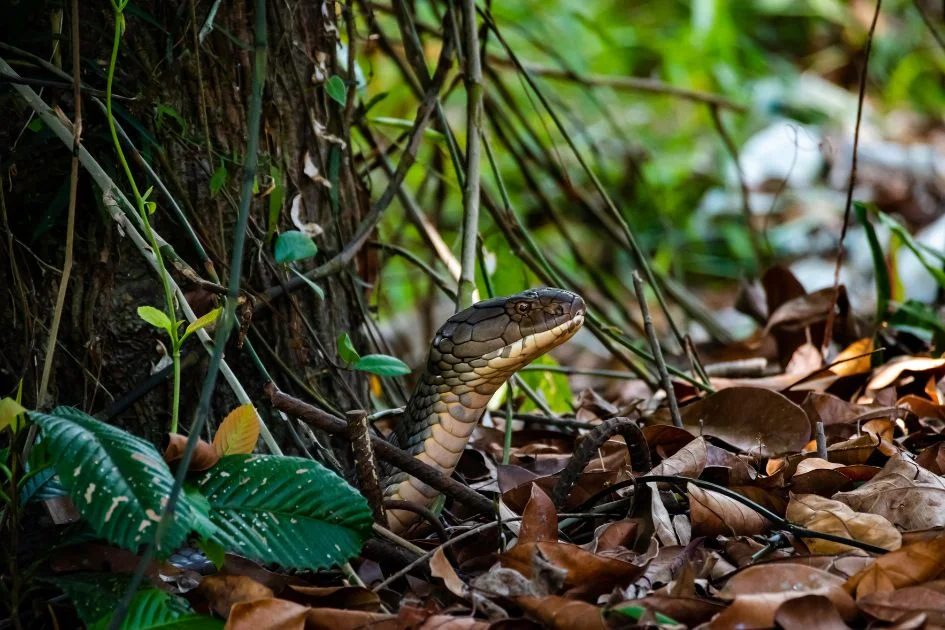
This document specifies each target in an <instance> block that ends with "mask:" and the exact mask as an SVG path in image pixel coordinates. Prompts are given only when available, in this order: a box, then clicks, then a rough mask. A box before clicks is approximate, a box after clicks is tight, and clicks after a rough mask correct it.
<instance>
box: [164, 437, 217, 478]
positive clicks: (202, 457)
mask: <svg viewBox="0 0 945 630" xmlns="http://www.w3.org/2000/svg"><path fill="white" fill-rule="evenodd" d="M166 441H167V443H166V444H165V446H164V453H162V456H163V457H164V461H165V462H167V463H168V464H174V463H176V462H179V461H180V460H181V459H183V458H184V449H185V448H186V447H187V436H186V435H181V434H180V433H168V434H167V438H166ZM219 460H220V455H219V454H218V453H217V451H216V449H215V448H213V446H212V445H210V444H207V443H206V442H204V441H203V440H198V441H197V448H196V449H195V450H194V455H193V457H191V459H190V465H189V466H188V467H187V470H189V471H192V472H201V471H204V470H209V469H210V468H213V466H214V464H216V463H217V462H218V461H219Z"/></svg>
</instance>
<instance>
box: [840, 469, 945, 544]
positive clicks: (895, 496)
mask: <svg viewBox="0 0 945 630" xmlns="http://www.w3.org/2000/svg"><path fill="white" fill-rule="evenodd" d="M834 498H835V499H836V500H838V501H842V502H843V503H846V504H847V505H849V506H850V507H851V508H853V509H854V510H856V511H857V512H869V513H871V514H879V515H881V516H883V517H885V518H886V519H887V520H888V521H890V522H891V523H892V524H893V525H895V526H896V527H898V528H899V529H901V530H905V531H909V530H915V529H929V528H932V527H941V526H943V525H945V479H942V477H939V476H938V475H935V474H932V473H931V472H929V471H928V470H925V469H924V468H922V467H921V466H919V465H918V464H916V463H915V462H911V461H909V460H906V459H904V458H902V457H900V456H896V457H892V458H890V460H889V461H888V462H886V466H885V467H883V470H882V471H880V472H879V474H877V475H876V476H875V477H873V478H872V479H871V480H870V481H868V482H866V483H865V484H863V485H862V486H860V487H859V488H856V489H855V490H851V491H850V492H839V493H837V494H836V495H835V496H834Z"/></svg>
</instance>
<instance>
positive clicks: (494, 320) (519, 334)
mask: <svg viewBox="0 0 945 630" xmlns="http://www.w3.org/2000/svg"><path fill="white" fill-rule="evenodd" d="M584 312H585V306H584V300H583V299H581V296H579V295H577V294H575V293H571V292H570V291H565V290H563V289H554V288H542V289H532V290H529V291H524V292H522V293H518V294H516V295H510V296H507V297H498V298H492V299H489V300H484V301H482V302H478V303H476V304H474V305H472V306H471V307H469V308H468V309H466V310H465V311H461V312H459V313H457V314H455V315H453V316H452V317H450V318H449V319H448V320H447V321H446V323H445V324H444V325H443V327H442V328H440V330H439V331H438V332H437V334H436V337H435V338H434V340H433V347H432V350H433V351H432V352H431V356H430V359H431V363H437V364H439V366H440V369H443V368H446V365H443V364H450V367H452V368H453V370H455V371H462V370H463V369H464V368H465V367H466V366H469V367H470V368H472V370H475V371H476V372H478V373H479V374H480V375H484V374H486V373H493V374H495V375H496V376H505V377H506V378H507V377H508V375H509V374H511V373H512V372H515V371H516V370H518V369H519V368H521V367H523V366H525V365H527V364H528V363H529V362H531V361H533V360H535V359H536V358H538V357H539V356H541V355H542V354H544V353H546V352H548V351H549V350H551V349H552V348H554V347H556V346H559V345H561V344H562V343H564V342H565V341H567V340H568V339H570V338H571V337H573V336H574V334H575V333H576V332H577V331H578V329H579V328H580V327H581V325H582V324H583V323H584Z"/></svg>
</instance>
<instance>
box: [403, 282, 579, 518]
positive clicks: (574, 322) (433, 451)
mask: <svg viewBox="0 0 945 630" xmlns="http://www.w3.org/2000/svg"><path fill="white" fill-rule="evenodd" d="M584 312H585V307H584V300H583V299H581V297H580V296H578V295H576V294H574V293H571V292H570V291H565V290H563V289H554V288H542V289H533V290H529V291H525V292H523V293H518V294H516V295H511V296H507V297H497V298H492V299H489V300H484V301H482V302H478V303H476V304H474V305H473V306H471V307H469V308H468V309H466V310H464V311H461V312H459V313H457V314H455V315H453V316H452V317H450V318H449V319H448V320H447V321H446V323H445V324H443V326H442V327H441V328H440V329H439V331H437V333H436V336H435V337H434V338H433V343H432V344H431V346H430V355H429V357H428V359H427V363H426V369H425V370H424V372H423V375H422V376H421V377H420V381H419V382H418V384H417V388H416V391H415V392H414V394H413V396H412V397H411V399H410V401H409V402H408V403H407V407H406V409H405V410H404V415H403V416H402V419H401V421H400V423H399V424H398V425H397V427H396V429H395V432H394V436H393V438H392V441H393V442H394V444H396V445H397V446H399V447H400V448H402V449H403V450H405V451H407V452H408V453H410V454H411V455H413V456H414V457H416V458H417V459H419V460H421V461H423V462H424V463H426V464H429V465H430V466H433V467H435V468H437V469H438V470H439V471H440V472H442V473H443V474H444V475H447V476H449V475H451V474H452V472H453V470H454V469H455V468H456V465H457V464H458V463H459V458H460V456H461V455H462V453H463V449H465V447H466V444H467V442H468V441H469V438H470V436H471V435H472V432H473V429H475V427H476V424H477V423H478V422H479V419H480V418H481V417H482V414H483V413H484V412H485V408H486V404H487V403H488V402H489V399H490V398H492V395H493V394H494V393H495V392H496V390H498V389H499V387H501V386H502V385H503V384H504V383H505V382H506V381H507V380H508V379H509V378H511V377H512V375H513V374H515V373H516V372H517V371H518V370H519V369H521V368H522V367H524V366H525V365H527V364H528V363H530V362H531V361H533V360H535V359H536V358H538V357H539V356H541V355H543V354H545V353H546V352H548V351H549V350H551V349H552V348H554V347H556V346H558V345H560V344H562V343H564V342H565V341H567V340H568V339H570V338H571V337H572V336H574V334H575V333H576V332H577V331H578V329H579V328H580V327H581V325H582V324H583V323H584ZM384 494H385V496H386V497H387V498H389V499H395V500H406V501H412V502H414V503H417V504H420V505H422V506H429V505H430V504H431V503H433V500H434V499H435V498H436V496H437V491H436V490H435V489H433V488H431V487H430V486H428V485H427V484H425V483H423V482H421V481H420V480H418V479H416V478H415V477H411V476H409V475H407V474H406V473H403V472H398V473H395V474H393V475H391V476H390V477H389V478H388V479H387V481H386V484H385V491H384ZM415 519H416V515H415V514H414V513H412V512H407V511H404V510H388V512H387V520H388V526H389V527H390V529H392V530H393V531H395V532H402V531H403V530H405V529H406V528H407V527H408V526H409V525H410V524H411V523H412V522H413V521H414V520H415Z"/></svg>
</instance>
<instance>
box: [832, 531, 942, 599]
mask: <svg viewBox="0 0 945 630" xmlns="http://www.w3.org/2000/svg"><path fill="white" fill-rule="evenodd" d="M943 572H945V537H940V538H935V539H933V540H923V541H920V542H917V543H913V544H911V545H906V546H905V547H902V548H900V549H897V550H896V551H893V552H892V553H888V554H886V555H884V556H880V557H878V558H876V561H875V562H873V564H871V565H870V566H868V567H866V568H865V569H863V570H862V571H860V572H859V573H857V574H856V575H854V576H853V577H851V578H850V579H849V580H847V583H846V585H845V588H846V589H847V591H848V592H849V593H851V594H853V595H855V596H856V598H857V599H860V598H862V597H865V596H867V595H872V594H873V593H888V592H890V591H894V590H896V589H900V588H904V587H907V586H915V585H917V584H921V583H923V582H927V581H929V580H932V579H935V578H936V577H938V576H940V575H941V574H942V573H943Z"/></svg>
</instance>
